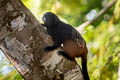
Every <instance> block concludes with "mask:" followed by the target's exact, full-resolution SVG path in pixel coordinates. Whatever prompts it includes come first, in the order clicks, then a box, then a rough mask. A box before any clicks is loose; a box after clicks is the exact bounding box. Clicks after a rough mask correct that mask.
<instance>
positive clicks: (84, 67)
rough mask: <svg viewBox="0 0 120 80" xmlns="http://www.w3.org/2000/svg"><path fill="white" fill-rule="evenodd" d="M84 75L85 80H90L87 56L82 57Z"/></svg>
mask: <svg viewBox="0 0 120 80" xmlns="http://www.w3.org/2000/svg"><path fill="white" fill-rule="evenodd" d="M82 73H83V78H84V80H90V78H89V75H88V70H87V56H84V57H82Z"/></svg>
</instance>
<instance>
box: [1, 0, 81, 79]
mask: <svg viewBox="0 0 120 80" xmlns="http://www.w3.org/2000/svg"><path fill="white" fill-rule="evenodd" d="M52 44H53V42H52V40H51V37H50V36H49V35H48V34H47V32H46V30H45V29H44V28H43V26H42V25H41V24H40V23H39V22H38V20H36V18H35V17H34V16H33V15H32V13H31V12H30V11H29V10H28V9H27V8H26V7H25V6H24V5H23V4H22V3H21V1H20V0H0V48H1V50H2V51H3V52H4V54H5V55H6V56H7V58H8V59H9V60H10V62H11V63H12V64H13V65H14V66H15V68H16V69H17V70H18V72H19V73H20V74H21V75H22V76H23V78H24V79H25V80H82V79H83V77H82V74H81V69H80V67H79V66H78V65H77V63H76V62H73V61H69V60H67V59H65V58H64V57H63V56H61V55H58V53H57V51H58V50H61V49H60V48H59V49H57V50H54V51H52V52H49V53H48V52H44V48H45V47H46V46H48V45H52Z"/></svg>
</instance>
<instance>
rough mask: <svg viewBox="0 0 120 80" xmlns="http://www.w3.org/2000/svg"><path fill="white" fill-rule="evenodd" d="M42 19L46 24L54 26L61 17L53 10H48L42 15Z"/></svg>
mask: <svg viewBox="0 0 120 80" xmlns="http://www.w3.org/2000/svg"><path fill="white" fill-rule="evenodd" d="M42 21H43V22H44V24H45V25H47V26H52V25H55V24H56V23H57V22H58V21H59V19H58V17H57V16H56V15H55V14H53V13H51V12H46V13H45V14H44V15H43V17H42Z"/></svg>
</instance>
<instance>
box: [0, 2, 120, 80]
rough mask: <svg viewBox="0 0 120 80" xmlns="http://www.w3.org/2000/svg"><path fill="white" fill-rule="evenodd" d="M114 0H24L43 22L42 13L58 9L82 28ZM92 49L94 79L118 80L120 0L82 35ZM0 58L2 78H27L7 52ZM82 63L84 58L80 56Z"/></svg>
mask: <svg viewBox="0 0 120 80" xmlns="http://www.w3.org/2000/svg"><path fill="white" fill-rule="evenodd" d="M111 1H112V0H22V2H23V3H24V4H25V5H26V6H27V8H29V9H30V11H31V12H32V13H33V14H34V15H35V16H36V18H37V19H38V20H39V21H40V22H42V21H41V17H42V15H43V14H44V13H45V12H47V11H50V12H54V13H55V14H57V15H58V16H59V18H60V19H61V20H63V21H64V22H66V23H68V24H71V25H73V26H74V27H76V28H77V27H79V26H80V24H82V23H83V22H85V21H86V20H92V19H93V18H94V17H95V16H96V15H97V13H98V12H99V11H100V10H101V9H102V8H103V7H106V5H107V4H108V3H109V2H111ZM82 35H83V37H84V38H85V40H86V42H87V46H88V48H89V54H88V71H89V75H90V78H91V80H117V78H118V63H119V61H118V53H120V0H118V1H117V3H116V4H115V5H114V6H113V7H112V8H110V9H109V10H107V12H106V13H105V14H103V15H102V16H101V17H100V18H98V19H97V20H96V21H94V22H93V23H92V24H90V25H88V26H87V27H86V28H85V30H84V33H83V34H82ZM0 53H1V55H0V56H1V57H0V80H23V79H22V77H21V76H20V75H19V74H18V72H17V71H16V70H15V69H14V68H13V67H12V65H11V64H10V63H9V62H8V60H7V59H6V58H5V57H4V55H3V53H2V52H0ZM77 60H78V62H80V59H77Z"/></svg>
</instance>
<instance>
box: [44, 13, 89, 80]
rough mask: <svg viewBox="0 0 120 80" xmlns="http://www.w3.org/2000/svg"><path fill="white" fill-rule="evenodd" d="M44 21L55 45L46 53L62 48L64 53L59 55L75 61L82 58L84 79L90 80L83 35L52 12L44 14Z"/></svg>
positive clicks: (47, 48)
mask: <svg viewBox="0 0 120 80" xmlns="http://www.w3.org/2000/svg"><path fill="white" fill-rule="evenodd" d="M42 21H43V23H44V24H43V26H44V27H46V29H47V32H48V34H49V35H50V36H51V37H52V40H53V43H54V44H53V46H47V47H46V48H45V51H52V50H55V49H57V48H59V47H61V48H62V49H63V51H59V53H62V55H63V56H64V57H66V58H67V59H69V60H75V58H77V57H81V59H82V73H83V78H84V80H90V78H89V75H88V71H87V54H88V49H87V47H86V42H85V40H84V39H83V37H82V36H81V34H80V33H79V32H78V31H77V30H76V29H75V28H73V27H72V26H71V25H69V24H66V23H64V22H63V21H61V20H60V19H59V18H58V16H57V15H55V14H54V13H52V12H46V13H45V14H43V17H42ZM61 44H63V46H61Z"/></svg>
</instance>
